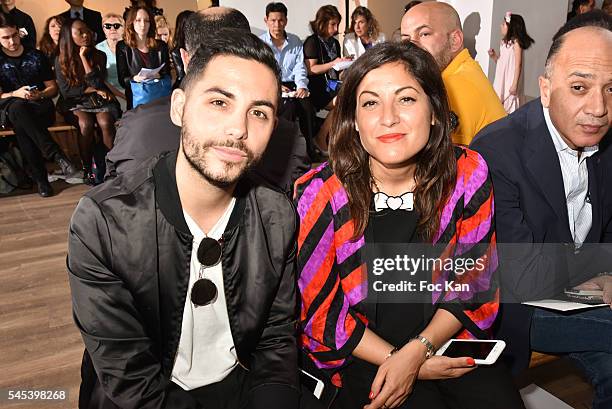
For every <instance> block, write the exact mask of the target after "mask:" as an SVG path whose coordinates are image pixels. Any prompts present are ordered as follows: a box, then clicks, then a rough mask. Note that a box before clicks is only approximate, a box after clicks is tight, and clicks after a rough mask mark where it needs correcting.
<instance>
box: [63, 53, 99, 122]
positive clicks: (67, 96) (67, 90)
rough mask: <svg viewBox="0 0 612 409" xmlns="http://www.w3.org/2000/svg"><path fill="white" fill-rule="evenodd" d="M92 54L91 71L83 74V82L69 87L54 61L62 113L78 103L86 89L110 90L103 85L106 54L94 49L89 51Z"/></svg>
mask: <svg viewBox="0 0 612 409" xmlns="http://www.w3.org/2000/svg"><path fill="white" fill-rule="evenodd" d="M91 52H92V53H94V54H93V56H92V58H93V60H94V63H93V71H92V72H90V73H89V74H85V77H84V78H83V82H81V83H80V84H79V85H70V84H69V83H68V79H67V78H66V77H64V74H62V67H61V65H60V60H59V58H56V60H55V72H56V77H57V85H58V86H59V90H60V94H61V95H62V98H63V101H62V105H63V106H62V109H61V110H63V111H65V110H68V109H70V108H72V107H74V106H75V105H76V104H78V103H80V102H81V101H82V99H83V96H84V95H85V90H86V89H87V88H88V87H92V88H95V89H97V90H103V91H108V92H109V93H110V90H109V89H108V87H107V86H106V84H105V83H104V79H105V78H106V54H104V53H103V52H102V51H100V50H97V49H95V48H93V49H92V51H91Z"/></svg>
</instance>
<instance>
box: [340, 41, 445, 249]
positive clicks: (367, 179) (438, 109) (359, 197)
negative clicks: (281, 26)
mask: <svg viewBox="0 0 612 409" xmlns="http://www.w3.org/2000/svg"><path fill="white" fill-rule="evenodd" d="M391 63H401V64H402V65H403V66H404V67H405V69H406V71H407V72H409V73H410V74H411V75H412V76H413V77H414V78H415V79H416V81H417V82H418V83H419V85H420V86H421V87H422V88H423V91H424V92H425V94H426V95H427V97H428V99H429V104H430V106H431V109H432V112H433V116H434V119H435V124H434V125H432V127H431V129H430V133H429V140H428V142H427V145H426V146H425V147H424V148H423V150H421V151H420V152H419V153H418V154H417V155H416V156H415V157H414V158H413V160H414V161H415V163H416V169H415V179H416V188H415V190H414V197H415V208H416V210H417V211H418V213H419V223H418V226H417V231H418V234H419V236H420V237H421V238H422V239H424V240H433V237H434V235H435V233H436V231H437V229H438V227H439V222H440V221H439V217H440V212H441V211H442V208H443V206H444V204H445V202H446V200H447V198H448V196H449V195H450V193H451V191H452V188H453V186H454V184H455V178H456V174H457V163H456V159H455V154H454V150H453V145H452V142H451V138H450V132H451V129H450V121H449V118H450V109H449V106H448V102H447V97H446V89H445V88H444V83H443V82H442V76H441V74H440V69H439V68H438V65H437V64H436V62H435V60H434V59H433V57H432V56H431V54H429V53H428V52H427V51H424V50H423V49H421V48H419V47H418V46H416V45H414V44H412V43H410V42H402V43H395V42H387V43H382V44H378V45H375V46H374V47H372V48H371V49H369V50H368V51H366V53H365V54H364V55H362V56H361V57H359V58H358V59H357V60H356V61H355V62H354V63H353V65H351V67H350V68H349V69H348V70H347V71H346V73H345V77H344V82H343V84H342V88H341V90H340V94H339V95H338V100H337V105H336V108H335V109H334V113H333V118H332V125H331V131H330V149H329V162H330V165H331V168H332V170H333V171H334V173H335V174H336V176H337V177H338V178H339V179H340V181H341V182H342V184H343V186H344V188H345V189H346V191H347V194H348V199H349V209H350V213H351V217H352V218H353V220H355V236H354V237H353V238H354V239H356V238H357V237H359V236H361V235H362V234H363V233H364V231H365V228H366V226H367V224H368V218H369V211H370V202H371V200H372V196H373V193H372V183H373V179H372V174H371V171H370V164H369V160H370V156H369V154H368V152H366V150H365V149H364V147H363V145H362V144H361V141H360V138H359V133H358V132H357V131H356V130H355V121H356V109H357V88H358V87H359V84H361V81H362V80H363V78H364V77H365V76H366V75H367V74H368V73H369V72H370V71H372V70H374V69H376V68H379V67H382V66H383V65H386V64H391Z"/></svg>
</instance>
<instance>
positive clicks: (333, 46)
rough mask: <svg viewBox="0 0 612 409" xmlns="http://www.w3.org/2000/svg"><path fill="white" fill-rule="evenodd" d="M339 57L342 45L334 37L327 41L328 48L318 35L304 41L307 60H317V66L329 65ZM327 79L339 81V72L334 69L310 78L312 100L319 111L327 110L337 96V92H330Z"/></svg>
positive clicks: (309, 85) (309, 86) (309, 87)
mask: <svg viewBox="0 0 612 409" xmlns="http://www.w3.org/2000/svg"><path fill="white" fill-rule="evenodd" d="M337 57H340V43H339V42H338V40H336V39H335V38H334V37H332V38H330V39H329V40H327V46H326V44H324V43H323V40H322V39H321V38H319V36H317V35H316V34H312V35H310V36H309V37H308V38H306V40H305V41H304V59H305V60H317V64H327V63H328V62H331V61H333V60H335V59H336V58H337ZM326 77H327V78H328V79H332V80H337V79H338V72H336V71H335V70H334V69H333V68H332V69H330V70H329V71H328V72H327V73H326V74H318V75H309V76H308V89H309V90H310V100H311V101H312V104H313V105H314V107H315V108H316V109H317V110H320V109H323V108H325V107H326V106H327V104H329V102H330V101H331V100H332V99H333V98H334V97H335V96H336V94H337V91H335V92H330V91H329V90H328V89H327V81H326Z"/></svg>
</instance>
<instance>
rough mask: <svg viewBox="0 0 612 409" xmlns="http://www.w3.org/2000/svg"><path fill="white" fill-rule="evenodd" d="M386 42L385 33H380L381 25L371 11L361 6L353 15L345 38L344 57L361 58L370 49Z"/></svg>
mask: <svg viewBox="0 0 612 409" xmlns="http://www.w3.org/2000/svg"><path fill="white" fill-rule="evenodd" d="M384 41H385V33H383V32H381V31H380V25H379V24H378V21H377V20H376V18H375V17H374V15H373V14H372V12H371V11H370V9H368V8H367V7H363V6H359V7H357V8H356V9H355V10H354V11H353V14H351V26H350V27H349V32H348V33H347V34H346V35H345V36H344V43H343V44H342V55H344V56H345V57H349V58H359V57H360V56H361V55H362V54H363V53H365V52H366V50H367V49H368V48H370V47H372V46H373V45H375V44H378V43H382V42H384Z"/></svg>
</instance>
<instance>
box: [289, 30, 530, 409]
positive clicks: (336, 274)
mask: <svg viewBox="0 0 612 409" xmlns="http://www.w3.org/2000/svg"><path fill="white" fill-rule="evenodd" d="M449 116H450V114H449V108H448V103H447V101H446V93H445V92H444V86H443V83H442V78H441V77H440V71H439V70H438V68H437V66H436V63H435V61H434V59H433V58H432V57H431V55H430V54H429V53H427V52H426V51H424V50H422V49H420V48H418V47H417V46H415V45H414V44H411V43H392V42H388V43H382V44H378V45H376V46H374V47H372V49H371V50H369V51H368V52H367V53H365V54H364V55H363V56H361V57H360V58H358V59H357V60H356V61H355V63H354V64H353V65H352V66H351V67H350V68H348V70H347V71H346V74H345V77H344V84H343V85H342V89H341V90H340V94H339V95H338V100H337V106H336V112H335V114H334V119H333V122H332V128H331V139H330V140H331V145H330V160H329V163H327V164H324V165H321V166H320V167H319V168H317V169H314V170H312V171H311V172H309V173H307V174H306V175H304V176H303V177H302V178H300V179H298V181H297V182H296V194H297V200H296V207H297V211H298V215H299V217H300V231H299V235H298V261H297V262H298V284H299V288H300V291H301V296H302V311H301V320H302V321H301V328H302V330H303V331H304V333H303V335H302V339H301V344H302V345H303V348H304V349H305V350H306V352H307V353H308V355H309V356H310V357H311V358H312V359H313V360H314V361H315V363H316V364H317V365H318V367H319V368H325V372H326V373H328V374H329V375H331V380H332V382H333V383H334V384H335V385H336V386H340V392H339V394H338V396H337V398H336V400H335V401H334V404H333V406H332V407H333V408H342V409H345V408H346V409H354V408H364V407H365V408H367V409H370V408H376V409H378V408H436V409H437V408H440V409H443V408H450V407H462V408H470V409H477V408H483V409H485V408H486V409H493V408H499V409H512V408H523V403H522V401H521V398H520V395H519V393H518V391H517V390H516V389H515V387H514V384H513V381H512V378H511V376H510V373H509V371H507V370H506V369H505V367H504V366H503V364H501V363H499V364H495V365H492V366H482V367H476V366H475V364H474V360H473V359H472V358H471V357H460V358H449V357H445V356H432V354H433V353H434V352H435V350H436V348H439V347H440V346H442V345H443V344H444V343H445V342H446V341H448V340H449V339H450V338H453V337H456V336H460V337H480V338H487V337H488V333H489V331H490V329H491V326H492V325H493V322H494V320H495V316H496V314H497V306H498V302H497V298H498V297H497V294H498V288H497V281H496V278H495V276H494V273H495V270H496V269H497V256H496V245H495V226H494V223H493V221H492V217H493V208H492V204H493V190H492V185H491V180H490V178H489V176H488V170H487V165H486V163H485V161H484V160H483V159H482V157H480V155H478V154H477V153H476V152H474V151H471V150H468V149H465V148H459V147H453V145H452V143H451V140H450V124H449ZM391 198H394V199H397V200H399V201H400V202H401V203H402V204H403V205H405V206H400V205H399V203H398V204H393V203H392V201H391V200H390V199H391ZM411 198H412V199H413V200H412V199H411ZM375 243H389V244H391V243H404V244H406V245H407V244H408V243H431V244H437V245H438V246H439V248H440V249H441V251H442V252H443V253H442V254H447V255H448V256H449V257H453V258H461V257H469V258H474V259H476V258H477V259H479V260H481V263H482V264H481V265H482V266H483V267H482V268H481V269H480V270H478V269H474V270H470V271H467V272H456V271H455V270H438V269H434V271H428V270H426V269H423V271H420V272H418V274H417V275H416V276H415V277H419V279H420V278H423V279H425V280H428V282H429V281H431V279H434V280H435V282H437V283H440V282H442V281H448V282H450V281H453V280H460V281H461V282H462V283H466V284H467V285H468V286H469V288H470V289H469V291H463V292H461V291H459V292H457V291H453V290H448V291H446V292H443V293H441V294H440V293H438V294H435V293H427V294H423V295H424V296H425V298H424V300H425V301H422V302H418V300H416V299H411V301H410V302H402V301H398V300H397V299H396V300H393V299H389V298H387V299H386V300H385V301H381V302H378V301H377V300H379V299H380V298H376V297H379V296H380V297H382V296H383V295H381V294H379V295H373V293H374V291H373V283H371V282H370V283H368V276H369V274H366V273H365V272H364V270H365V269H367V267H366V265H365V262H366V260H365V258H364V257H365V252H366V247H365V246H366V244H375ZM442 249H443V250H442ZM408 252H410V250H408ZM409 255H410V256H411V257H414V256H416V257H419V255H415V254H410V253H409ZM376 256H377V257H378V256H379V254H378V253H377V254H376ZM437 256H440V255H439V254H437ZM372 277H373V276H372ZM436 277H437V278H436ZM403 278H406V277H403ZM428 278H429V279H428ZM468 283H469V284H468ZM368 294H369V295H370V296H368ZM389 296H391V297H393V296H395V297H397V295H395V294H394V295H389ZM366 298H369V300H366ZM419 299H420V300H423V298H419ZM432 300H433V302H432ZM338 375H339V376H338ZM459 402H460V403H461V404H460V405H458V403H459Z"/></svg>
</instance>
